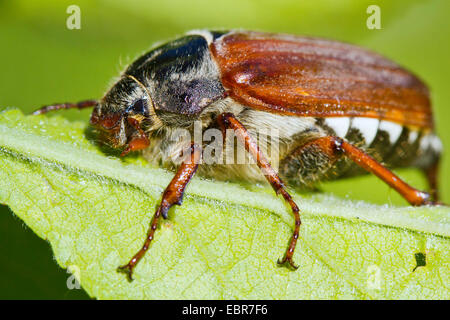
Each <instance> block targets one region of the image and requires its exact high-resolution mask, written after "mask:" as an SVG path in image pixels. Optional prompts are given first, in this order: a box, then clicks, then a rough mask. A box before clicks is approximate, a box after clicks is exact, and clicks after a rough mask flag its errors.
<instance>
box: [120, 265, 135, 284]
mask: <svg viewBox="0 0 450 320" xmlns="http://www.w3.org/2000/svg"><path fill="white" fill-rule="evenodd" d="M133 268H134V266H131V265H130V264H129V263H128V264H126V265H124V266H120V267H118V268H117V272H121V273H125V274H126V275H127V279H128V281H129V282H131V281H133V280H134V279H133Z"/></svg>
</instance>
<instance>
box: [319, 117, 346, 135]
mask: <svg viewBox="0 0 450 320" xmlns="http://www.w3.org/2000/svg"><path fill="white" fill-rule="evenodd" d="M325 124H326V125H327V126H328V127H330V128H331V129H333V131H334V132H335V133H336V136H338V137H341V138H345V135H346V134H347V132H348V128H350V118H348V117H332V118H326V119H325Z"/></svg>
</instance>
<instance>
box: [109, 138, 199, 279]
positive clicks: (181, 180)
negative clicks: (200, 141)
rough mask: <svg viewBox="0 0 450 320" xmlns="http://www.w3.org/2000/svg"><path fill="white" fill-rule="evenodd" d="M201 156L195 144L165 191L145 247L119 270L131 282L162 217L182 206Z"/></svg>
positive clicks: (165, 217)
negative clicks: (177, 206)
mask: <svg viewBox="0 0 450 320" xmlns="http://www.w3.org/2000/svg"><path fill="white" fill-rule="evenodd" d="M201 156H202V151H201V148H200V147H198V146H197V145H195V144H192V145H191V150H190V157H189V159H187V160H185V161H184V162H183V163H182V164H181V166H180V167H179V169H178V171H177V173H176V174H175V177H173V179H172V181H170V183H169V185H168V186H167V188H166V189H165V190H164V193H163V195H162V199H161V203H160V205H159V206H158V209H156V212H155V214H154V215H153V218H152V220H151V222H150V228H149V229H148V233H147V238H146V240H145V242H144V245H143V246H142V248H141V249H140V250H139V251H138V252H137V253H136V254H135V255H134V256H133V258H131V260H130V261H129V262H128V263H127V264H126V265H124V266H121V267H119V268H118V271H120V272H124V273H126V274H127V275H128V279H129V280H130V281H131V280H133V270H134V267H135V266H136V265H137V263H138V262H139V261H140V260H141V259H142V257H143V256H144V254H145V252H147V250H148V248H149V246H150V243H151V242H152V240H153V237H154V235H155V231H156V228H157V226H158V222H159V219H160V217H161V216H162V217H163V218H164V219H167V217H168V215H167V214H168V211H169V209H170V208H171V207H172V206H173V205H181V202H182V201H183V195H184V189H185V188H186V186H187V185H188V183H189V181H190V180H191V178H192V177H193V176H194V174H195V172H196V171H197V168H198V164H199V162H200V160H201Z"/></svg>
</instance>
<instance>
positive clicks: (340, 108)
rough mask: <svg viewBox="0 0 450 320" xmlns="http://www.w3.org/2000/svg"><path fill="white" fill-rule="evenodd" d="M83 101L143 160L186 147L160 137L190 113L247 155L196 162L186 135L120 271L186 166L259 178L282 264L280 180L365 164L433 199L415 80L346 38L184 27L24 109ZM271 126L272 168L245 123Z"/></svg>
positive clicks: (429, 129) (163, 159) (431, 151)
mask: <svg viewBox="0 0 450 320" xmlns="http://www.w3.org/2000/svg"><path fill="white" fill-rule="evenodd" d="M87 107H94V110H93V112H92V116H91V119H90V123H91V124H92V125H93V126H94V127H95V128H96V129H98V131H100V132H101V137H102V139H103V140H104V142H105V143H108V144H110V145H111V146H113V147H114V148H124V150H123V152H122V155H126V154H127V153H129V152H130V151H136V150H143V153H144V156H145V157H146V158H148V159H149V160H150V161H153V162H155V163H159V164H162V165H164V166H169V167H170V166H172V167H175V166H173V164H172V162H171V159H172V158H171V155H172V154H173V152H174V151H175V152H181V151H182V150H181V149H182V148H186V146H185V145H183V146H182V145H181V144H177V143H176V142H172V141H171V139H170V136H171V134H172V133H173V130H174V129H176V128H187V129H188V130H191V129H192V126H193V123H194V121H196V120H201V121H202V124H203V125H204V126H203V128H205V129H206V128H217V129H219V130H222V132H223V131H224V130H227V129H228V130H230V129H231V130H234V131H235V133H236V137H237V140H238V141H240V143H241V144H243V145H244V146H245V150H246V151H247V152H248V153H249V154H250V155H251V156H252V157H253V158H254V159H255V161H256V164H253V165H251V164H249V165H236V164H230V165H227V164H224V165H207V164H202V165H200V166H199V163H200V162H201V157H202V150H203V148H204V145H201V144H200V145H199V144H194V143H190V144H189V147H188V149H189V153H188V157H187V158H185V161H183V162H182V163H181V164H180V165H178V166H176V167H177V173H176V175H175V177H174V178H173V179H172V181H171V182H170V184H169V185H168V186H167V188H166V189H165V191H164V193H163V195H162V200H161V203H160V205H159V207H158V208H157V210H156V212H155V214H154V216H153V218H152V220H151V223H150V228H149V231H148V234H147V238H146V240H145V243H144V245H143V247H142V249H140V250H139V251H138V252H137V253H136V255H135V256H134V257H132V259H131V260H130V261H129V262H128V264H126V265H124V266H122V267H120V268H119V270H121V271H124V272H126V273H127V274H128V277H129V279H132V273H133V269H134V267H135V266H136V264H137V263H138V262H139V260H140V259H141V258H142V257H143V255H144V254H145V252H146V251H147V249H148V248H149V245H150V242H151V241H152V240H153V237H154V233H155V230H156V228H157V224H158V221H159V219H160V217H161V216H163V217H164V218H167V214H168V211H169V209H170V208H171V207H172V206H173V205H175V204H176V205H180V204H181V202H182V198H183V193H184V189H185V187H186V185H187V184H188V182H189V180H190V179H191V178H192V176H193V175H194V173H195V172H196V171H197V168H198V169H199V173H201V174H203V175H204V176H208V177H214V178H217V179H248V180H252V181H264V180H265V179H267V181H268V182H269V183H270V184H271V186H272V187H273V189H274V190H275V192H276V193H277V194H281V195H282V196H283V198H284V199H285V200H286V202H287V203H288V204H289V206H290V207H291V208H292V212H293V214H294V217H295V228H294V232H293V235H292V238H291V240H290V244H289V246H288V248H287V251H286V253H285V255H284V257H283V259H282V260H281V261H280V260H279V261H278V263H279V264H285V263H288V265H290V266H292V267H293V268H297V266H296V265H295V264H294V262H293V258H292V257H293V254H294V250H295V246H296V243H297V239H298V237H299V229H300V224H301V222H300V215H299V209H298V207H297V205H296V204H295V202H294V201H293V200H292V198H291V196H290V194H289V193H288V191H287V190H286V188H285V184H284V182H283V181H286V182H287V183H288V184H290V185H292V186H298V187H312V186H313V185H314V183H315V182H318V181H321V180H325V179H337V178H341V177H347V176H352V175H356V174H361V173H362V172H370V173H373V174H375V175H377V176H378V177H379V178H380V179H382V180H383V181H384V182H385V183H387V184H388V185H389V186H391V187H392V188H394V189H395V190H396V191H397V192H399V193H400V194H401V195H402V196H403V197H404V198H405V199H406V200H407V201H408V202H409V203H410V204H411V205H415V206H419V205H425V204H436V203H437V201H438V196H437V195H438V192H437V168H438V162H439V156H440V153H441V149H442V146H441V142H440V140H439V138H438V137H437V136H436V135H435V133H434V131H433V130H434V125H433V118H432V112H431V107H430V99H429V92H428V89H427V87H426V85H425V84H424V83H423V82H422V81H421V80H419V79H418V78H417V77H416V76H414V75H413V74H411V73H410V72H408V71H406V70H405V69H403V68H402V67H400V66H399V65H397V64H396V63H394V62H392V61H390V60H388V59H386V58H384V57H382V56H380V55H378V54H375V53H372V52H369V51H367V50H364V49H362V48H359V47H357V46H353V45H350V44H344V43H340V42H336V41H330V40H324V39H317V38H311V37H301V36H294V35H286V34H270V33H262V32H246V31H230V32H210V31H205V30H201V31H192V32H190V33H188V34H186V35H185V36H182V37H180V38H178V39H175V40H173V41H170V42H168V43H166V44H163V45H161V46H159V47H157V48H155V49H153V50H151V51H150V52H148V53H146V54H144V55H142V56H141V57H140V58H138V59H137V60H136V61H134V62H133V63H132V64H131V65H130V66H128V68H127V69H126V70H125V72H124V73H123V74H122V75H121V77H120V79H119V80H118V81H117V82H116V83H115V84H114V86H113V87H112V88H111V89H110V90H109V91H108V92H107V93H106V95H105V96H104V97H103V98H102V99H101V100H100V101H97V100H88V101H82V102H80V103H75V104H74V103H65V104H54V105H50V106H45V107H42V108H41V109H39V110H37V111H36V112H35V113H34V114H41V113H45V112H48V111H51V110H58V109H69V108H80V109H81V108H87ZM274 127H276V128H277V129H278V132H279V136H278V137H277V139H278V140H277V141H278V143H279V153H278V157H279V159H277V160H279V170H278V172H276V171H275V170H274V169H273V168H272V167H271V164H270V163H271V161H274V160H275V159H273V158H271V157H266V154H265V152H264V151H265V150H262V149H261V148H260V147H259V145H258V143H257V142H256V140H255V138H254V137H253V135H252V133H251V130H254V129H258V128H263V129H271V128H274ZM224 152H227V150H224ZM381 162H383V163H384V164H385V165H386V166H389V167H391V168H395V167H405V166H415V167H418V168H420V169H422V170H423V171H424V172H425V173H426V175H427V178H428V180H429V184H430V190H431V191H430V193H426V192H422V191H419V190H417V189H414V188H412V187H411V186H409V185H408V184H407V183H405V182H404V181H402V179H400V178H399V177H398V176H396V175H395V174H394V173H392V172H391V171H390V170H389V169H387V168H386V167H385V166H384V165H382V164H381ZM258 167H259V169H262V171H263V172H264V174H261V173H260V172H258V170H255V168H256V169H258ZM224 168H226V169H224ZM282 179H283V180H282Z"/></svg>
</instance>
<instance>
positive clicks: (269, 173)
mask: <svg viewBox="0 0 450 320" xmlns="http://www.w3.org/2000/svg"><path fill="white" fill-rule="evenodd" d="M217 122H218V124H219V126H220V127H221V128H222V131H224V130H225V129H232V130H234V132H235V134H236V137H237V138H238V139H239V140H240V141H241V142H242V143H243V144H244V146H245V149H246V150H247V152H249V153H250V154H251V156H252V157H253V158H254V159H255V161H256V164H257V165H258V167H259V168H260V169H261V170H262V172H263V173H264V176H265V177H266V179H267V181H268V182H269V183H270V184H271V186H272V188H273V189H274V190H275V192H276V194H281V195H282V196H283V198H284V199H285V201H286V202H287V203H288V204H289V206H290V207H291V209H292V212H293V214H294V218H295V227H294V233H293V234H292V238H291V240H290V243H289V247H288V249H287V250H286V254H285V255H284V257H283V259H281V260H278V264H285V263H286V262H287V263H289V265H290V266H291V267H292V268H294V269H297V268H298V266H297V265H296V264H295V263H294V261H293V258H292V257H293V255H294V251H295V246H296V245H297V240H298V236H299V231H300V225H301V220H300V214H299V212H300V210H299V209H298V207H297V204H296V203H295V202H294V200H293V199H292V197H291V195H290V194H289V193H288V192H287V190H286V189H285V186H284V183H283V181H282V180H281V178H280V177H279V176H278V174H277V173H276V172H275V170H274V169H273V168H272V166H271V165H270V163H269V161H268V160H267V159H266V157H265V156H264V154H263V153H262V152H261V150H260V149H259V147H258V144H257V143H256V141H255V140H254V139H253V138H252V137H251V136H250V134H249V133H248V131H247V129H246V128H245V127H244V125H243V124H242V123H241V122H240V121H239V120H238V119H236V117H235V116H234V115H233V114H232V113H222V114H221V115H219V116H218V117H217ZM224 137H225V135H224Z"/></svg>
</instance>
